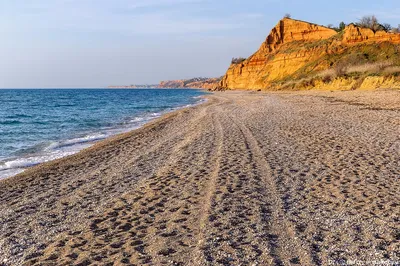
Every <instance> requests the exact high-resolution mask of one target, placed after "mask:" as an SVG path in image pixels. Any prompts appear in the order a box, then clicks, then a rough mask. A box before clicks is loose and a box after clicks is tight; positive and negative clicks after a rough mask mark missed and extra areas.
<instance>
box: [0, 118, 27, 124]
mask: <svg viewBox="0 0 400 266" xmlns="http://www.w3.org/2000/svg"><path fill="white" fill-rule="evenodd" d="M18 124H22V122H21V121H19V120H15V119H13V120H5V121H0V125H18Z"/></svg>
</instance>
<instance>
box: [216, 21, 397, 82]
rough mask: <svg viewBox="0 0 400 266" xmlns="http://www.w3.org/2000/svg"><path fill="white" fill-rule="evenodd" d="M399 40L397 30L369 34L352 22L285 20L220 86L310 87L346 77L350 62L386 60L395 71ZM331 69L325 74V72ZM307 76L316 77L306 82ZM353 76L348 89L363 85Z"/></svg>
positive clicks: (352, 63) (228, 74)
mask: <svg viewBox="0 0 400 266" xmlns="http://www.w3.org/2000/svg"><path fill="white" fill-rule="evenodd" d="M398 44H400V34H395V33H388V32H385V31H377V32H373V31H372V30H370V29H365V28H359V27H357V26H355V25H353V24H350V25H349V26H347V27H346V28H345V29H344V30H343V31H342V32H339V33H338V32H336V31H335V30H333V29H330V28H327V27H324V26H320V25H316V24H312V23H308V22H304V21H299V20H294V19H289V18H285V19H282V20H281V21H280V22H279V23H278V24H277V25H276V26H275V27H274V28H273V29H272V30H271V32H270V34H269V35H268V37H267V38H266V40H265V41H264V42H263V43H262V44H261V47H260V48H259V50H258V51H257V52H256V53H254V54H253V55H252V56H250V57H249V58H247V59H246V60H244V61H243V62H239V63H232V64H231V66H230V67H229V69H228V71H227V72H226V74H225V76H224V77H223V78H222V80H221V82H220V84H219V86H218V88H219V89H262V90H276V89H304V88H313V87H315V83H318V82H316V81H317V80H321V81H322V82H323V83H331V82H332V81H334V80H336V79H337V78H342V79H347V78H348V77H345V76H344V75H347V74H349V73H347V68H348V67H350V66H353V65H361V64H364V65H365V64H377V63H381V62H390V64H387V65H386V66H387V67H391V69H392V72H393V69H394V68H393V67H395V66H400V49H399V45H398ZM340 68H342V69H340ZM339 70H340V71H339ZM329 71H331V72H332V73H330V74H329V75H330V77H329V78H326V77H325V76H323V75H324V73H325V74H326V73H328V72H329ZM333 72H341V73H333ZM394 72H396V71H394ZM353 76H354V75H353ZM353 78H354V77H353ZM364 78H365V77H364ZM310 79H315V80H313V81H312V82H308V84H304V83H307V82H305V81H310ZM354 79H355V80H356V83H357V84H353V85H352V87H350V88H353V89H354V88H355V86H361V84H362V82H361V81H359V80H358V79H356V78H354ZM385 80H386V79H385ZM394 80H395V81H397V79H394ZM385 82H386V81H385ZM299 83H300V84H299ZM377 84H378V85H377V86H379V82H378V83H377ZM318 86H321V84H320V83H318ZM346 88H347V87H346Z"/></svg>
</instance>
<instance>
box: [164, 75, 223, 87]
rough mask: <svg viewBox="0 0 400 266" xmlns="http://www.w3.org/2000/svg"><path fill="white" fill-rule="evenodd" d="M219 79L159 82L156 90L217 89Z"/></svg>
mask: <svg viewBox="0 0 400 266" xmlns="http://www.w3.org/2000/svg"><path fill="white" fill-rule="evenodd" d="M220 81H221V78H192V79H178V80H168V81H161V82H160V84H159V85H158V88H194V89H197V88H198V89H210V90H213V89H215V88H217V86H218V85H219V82H220Z"/></svg>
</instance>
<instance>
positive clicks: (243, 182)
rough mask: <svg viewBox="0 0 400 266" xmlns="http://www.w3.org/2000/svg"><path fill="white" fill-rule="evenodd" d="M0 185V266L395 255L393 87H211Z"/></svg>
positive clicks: (398, 126) (399, 127)
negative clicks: (179, 106)
mask: <svg viewBox="0 0 400 266" xmlns="http://www.w3.org/2000/svg"><path fill="white" fill-rule="evenodd" d="M207 97H208V102H207V103H205V104H202V105H200V106H196V107H192V108H188V109H183V110H180V111H177V112H174V113H171V114H168V115H166V116H164V117H163V118H162V119H159V120H157V121H155V122H152V123H150V124H148V125H146V126H145V127H143V128H141V129H138V130H135V131H133V132H131V133H127V134H124V135H120V136H117V137H114V138H112V139H110V140H106V141H103V142H100V143H98V144H96V145H95V146H93V147H91V148H89V149H87V150H84V151H82V152H80V153H78V154H76V155H73V156H70V157H67V158H64V159H61V160H57V161H55V162H51V163H47V164H43V165H40V166H38V167H34V168H32V169H30V170H28V171H26V172H25V173H23V174H21V175H19V176H16V177H12V178H8V179H6V180H2V181H0V258H1V259H0V265H2V264H1V263H3V265H20V264H24V265H89V264H93V265H146V264H147V265H329V264H330V265H335V264H336V265H339V264H338V263H345V262H346V261H347V263H351V262H354V261H355V262H358V263H363V264H365V265H368V264H370V263H371V262H374V261H375V262H376V261H378V262H385V261H386V262H390V261H391V262H399V261H400V252H399V250H400V221H399V219H400V206H399V204H400V193H399V191H400V181H399V176H400V162H399V161H400V152H399V151H400V139H399V135H400V109H399V107H400V92H399V91H379V92H348V94H346V93H345V92H337V93H334V92H332V93H331V92H306V93H257V92H224V93H215V94H213V95H210V96H207Z"/></svg>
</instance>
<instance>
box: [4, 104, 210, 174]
mask: <svg viewBox="0 0 400 266" xmlns="http://www.w3.org/2000/svg"><path fill="white" fill-rule="evenodd" d="M202 101H204V98H201V97H196V100H195V101H193V100H192V103H191V104H187V102H186V105H185V103H182V104H181V105H180V106H176V105H169V104H162V105H157V106H154V107H151V108H150V107H149V106H147V105H146V106H137V108H136V109H143V110H145V111H143V112H139V113H136V114H135V115H133V116H131V117H125V118H124V119H122V121H121V120H119V121H107V120H104V121H103V120H101V119H99V117H98V116H97V117H96V116H94V117H95V119H91V118H92V116H90V115H87V116H85V117H83V116H79V115H72V114H71V115H70V116H69V117H64V118H63V117H61V118H63V119H64V120H56V119H57V118H58V116H57V114H53V113H51V112H49V113H43V114H41V116H38V117H37V115H34V116H28V115H27V116H24V115H22V114H21V113H18V112H14V114H10V115H9V116H8V117H3V119H2V120H0V125H1V124H2V123H8V124H11V125H14V124H15V125H16V124H19V123H22V122H21V121H25V120H26V118H28V120H31V121H27V123H26V124H27V125H26V127H32V125H35V126H36V125H38V124H41V125H45V126H47V125H48V127H44V126H42V127H35V128H36V130H37V131H35V135H32V134H31V133H28V131H27V137H29V138H28V139H27V138H24V139H23V142H21V143H20V144H21V145H18V146H19V147H18V146H15V147H14V148H13V149H11V150H10V151H11V152H10V153H7V152H5V153H4V154H0V155H2V156H3V155H5V156H3V157H1V158H0V179H1V178H5V177H9V176H12V175H15V174H18V173H20V172H22V171H23V170H24V169H26V168H28V167H31V166H35V165H37V164H40V163H44V162H48V161H51V160H55V159H59V158H62V157H64V156H68V155H71V154H74V153H77V152H79V151H80V150H82V149H84V148H87V147H89V146H91V145H93V144H94V143H95V142H97V141H101V140H103V139H105V138H107V137H110V136H113V135H116V134H120V133H125V132H128V131H131V130H134V129H137V128H139V127H141V126H143V125H144V124H146V123H148V122H149V121H152V120H154V119H157V118H159V117H161V116H162V115H163V114H166V113H168V112H171V111H174V110H179V109H182V108H186V107H190V106H193V105H197V104H199V103H201V102H202ZM59 105H64V104H63V103H61V104H59ZM129 108H131V107H129ZM125 112H126V111H125ZM121 113H122V112H121ZM31 118H35V119H31ZM39 118H40V119H39ZM22 124H24V123H22ZM76 125H78V126H79V128H81V131H80V132H78V131H77V132H75V134H77V133H78V134H79V133H80V134H82V135H75V136H74V134H70V135H69V138H68V135H67V134H65V135H64V132H65V129H68V128H69V127H72V126H76ZM55 127H56V128H57V129H58V130H60V132H62V134H63V135H61V134H60V135H59V136H57V135H54V134H53V135H52V136H53V137H55V139H54V140H51V138H48V139H45V138H42V140H41V142H40V143H38V141H39V140H37V141H35V140H36V138H35V137H36V136H41V135H43V136H44V135H46V134H47V132H46V130H47V128H55ZM10 128H11V127H10ZM23 129H25V128H23ZM38 130H41V131H40V132H39V131H38ZM82 131H83V132H82ZM21 132H22V130H21V131H19V132H18V133H19V135H18V136H23V134H22V133H21ZM85 132H86V133H85ZM39 133H40V134H39ZM29 134H30V135H29ZM3 136H4V135H3ZM18 136H17V137H18ZM57 137H60V139H59V140H57ZM8 139H10V137H8ZM49 139H50V140H49ZM25 141H26V144H28V143H30V144H31V146H29V145H25ZM2 148H4V145H3V147H2ZM7 155H8V156H7Z"/></svg>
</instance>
